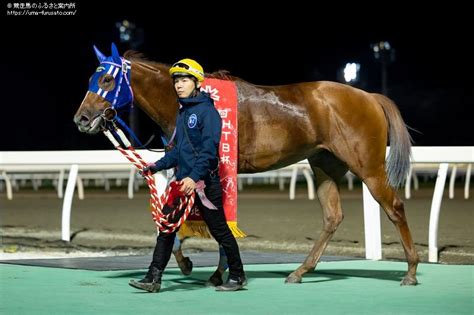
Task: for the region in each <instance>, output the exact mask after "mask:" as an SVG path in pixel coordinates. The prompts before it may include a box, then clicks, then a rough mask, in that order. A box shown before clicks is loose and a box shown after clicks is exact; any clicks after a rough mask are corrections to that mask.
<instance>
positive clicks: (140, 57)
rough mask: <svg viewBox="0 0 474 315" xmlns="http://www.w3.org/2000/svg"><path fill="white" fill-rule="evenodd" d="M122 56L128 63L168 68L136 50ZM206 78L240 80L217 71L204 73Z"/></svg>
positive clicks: (227, 73) (224, 71)
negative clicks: (133, 62)
mask: <svg viewBox="0 0 474 315" xmlns="http://www.w3.org/2000/svg"><path fill="white" fill-rule="evenodd" d="M123 56H124V57H125V58H126V59H128V60H130V61H135V62H140V63H144V64H146V65H148V66H151V67H153V68H155V67H160V66H165V67H170V65H168V64H164V63H160V62H156V61H152V60H149V59H148V58H146V57H145V55H144V54H143V53H141V52H138V51H136V50H127V51H126V52H125V53H124V54H123ZM206 78H211V79H219V80H228V81H237V80H240V79H239V78H237V77H235V76H233V75H231V74H230V72H229V71H227V70H218V71H215V72H212V73H206Z"/></svg>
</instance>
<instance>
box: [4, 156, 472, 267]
mask: <svg viewBox="0 0 474 315" xmlns="http://www.w3.org/2000/svg"><path fill="white" fill-rule="evenodd" d="M388 149H389V148H388ZM138 152H139V153H140V155H141V156H142V157H143V158H144V159H145V160H146V161H156V160H157V159H159V158H160V157H161V156H163V153H158V152H151V151H147V150H138ZM387 154H388V150H387ZM412 163H413V164H412V168H411V170H410V174H409V176H408V178H407V182H406V185H405V196H406V197H407V198H409V197H410V189H411V179H412V178H413V180H414V183H415V187H416V186H417V181H416V180H415V179H416V176H414V174H413V173H414V171H413V170H416V169H417V167H420V165H421V167H422V166H423V165H429V167H430V169H431V170H433V167H437V168H438V170H437V174H438V177H437V180H436V184H435V189H434V193H433V199H432V203H431V212H430V219H429V261H430V262H437V261H438V246H437V233H438V222H439V214H440V211H441V201H442V197H443V191H444V186H445V183H446V177H447V172H448V166H449V164H452V165H453V168H452V172H451V179H450V185H449V188H450V190H449V196H450V198H452V196H453V193H454V178H455V176H456V172H457V169H458V165H460V164H461V165H462V164H465V165H466V181H465V189H464V197H465V198H469V183H470V177H471V169H472V166H471V163H474V147H413V148H412ZM99 171H100V172H121V173H122V174H124V172H125V174H128V179H129V181H128V196H129V198H132V197H133V188H134V183H135V182H134V180H135V175H136V169H135V168H134V166H133V165H131V164H130V163H129V162H128V161H127V160H126V159H125V158H124V157H123V156H122V155H121V154H120V153H119V152H117V151H116V150H99V151H33V152H28V151H18V152H0V175H1V176H0V179H3V180H4V181H5V186H6V192H7V199H12V198H13V195H12V184H11V178H10V177H11V174H18V173H28V174H31V173H53V172H56V173H58V174H59V175H58V196H59V197H60V198H61V197H62V196H63V191H62V187H63V182H64V179H65V177H66V172H68V176H67V184H66V191H65V193H64V200H63V207H62V220H61V222H62V233H61V236H62V239H63V240H65V241H69V240H70V218H71V209H72V199H73V195H74V190H75V187H76V185H77V188H78V197H79V198H80V199H83V198H84V187H83V183H82V180H81V177H80V174H87V173H88V172H89V173H90V172H92V173H93V172H99ZM300 171H301V172H302V173H303V175H304V176H305V179H306V182H307V184H308V198H309V199H314V184H313V178H312V175H311V173H310V167H309V164H308V162H307V161H301V162H299V163H296V164H294V165H291V166H289V167H287V168H284V169H281V170H277V171H272V172H266V173H261V174H245V175H244V176H242V178H244V177H245V178H253V177H266V176H268V177H270V178H271V177H273V178H278V180H279V184H280V188H282V186H283V182H282V178H284V177H289V178H290V189H289V195H290V199H294V198H295V186H296V179H297V175H298V172H300ZM415 172H416V171H415ZM239 176H240V175H239ZM346 177H347V179H348V182H349V186H351V185H352V178H353V175H352V174H350V173H348V174H347V175H346ZM155 178H156V181H157V188H158V190H159V191H160V192H161V191H164V189H165V185H166V176H165V174H164V172H163V173H158V174H156V176H155ZM363 200H364V229H365V247H366V258H367V259H374V260H378V259H381V258H382V243H381V229H380V207H379V204H378V203H377V202H376V201H375V200H374V199H373V198H372V196H371V195H370V193H369V191H368V189H367V187H366V186H365V185H363Z"/></svg>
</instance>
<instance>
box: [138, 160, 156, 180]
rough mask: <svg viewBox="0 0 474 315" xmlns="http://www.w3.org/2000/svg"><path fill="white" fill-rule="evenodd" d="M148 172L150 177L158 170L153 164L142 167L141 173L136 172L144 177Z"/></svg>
mask: <svg viewBox="0 0 474 315" xmlns="http://www.w3.org/2000/svg"><path fill="white" fill-rule="evenodd" d="M148 172H150V174H151V175H153V174H155V173H156V172H158V168H157V167H156V165H155V163H148V164H147V166H146V167H144V168H143V169H142V170H141V171H138V173H140V175H142V176H143V177H145V175H146V174H147V173H148Z"/></svg>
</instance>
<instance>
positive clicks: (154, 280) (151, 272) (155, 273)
mask: <svg viewBox="0 0 474 315" xmlns="http://www.w3.org/2000/svg"><path fill="white" fill-rule="evenodd" d="M162 275H163V270H159V269H158V268H156V267H153V266H152V267H150V269H148V272H147V274H146V276H145V278H143V279H142V280H140V281H135V280H130V282H129V283H128V284H129V285H130V286H132V287H134V288H137V289H140V290H145V291H148V292H152V293H156V292H158V291H160V288H161V276H162Z"/></svg>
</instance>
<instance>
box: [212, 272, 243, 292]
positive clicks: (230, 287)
mask: <svg viewBox="0 0 474 315" xmlns="http://www.w3.org/2000/svg"><path fill="white" fill-rule="evenodd" d="M246 285H247V279H246V278H245V276H244V275H242V276H240V277H238V278H235V279H233V278H231V277H230V276H229V279H228V280H227V282H226V283H224V284H223V285H220V286H218V287H216V291H237V290H240V289H242V288H243V287H245V286H246Z"/></svg>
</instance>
